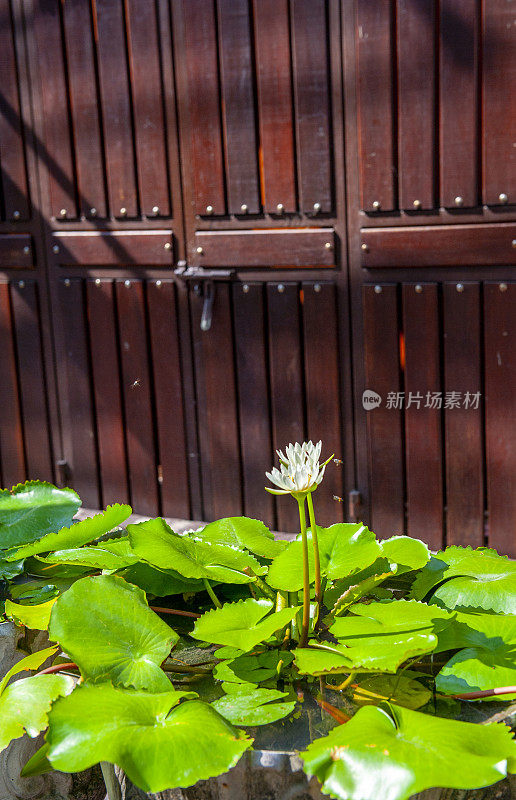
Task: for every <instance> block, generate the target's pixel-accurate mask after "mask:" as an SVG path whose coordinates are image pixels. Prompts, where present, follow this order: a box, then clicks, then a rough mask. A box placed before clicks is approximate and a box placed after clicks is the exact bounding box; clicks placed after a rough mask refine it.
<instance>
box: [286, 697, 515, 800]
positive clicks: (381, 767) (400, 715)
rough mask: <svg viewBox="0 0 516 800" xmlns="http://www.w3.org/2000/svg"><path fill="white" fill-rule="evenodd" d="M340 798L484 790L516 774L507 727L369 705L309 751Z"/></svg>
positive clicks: (394, 799) (313, 768)
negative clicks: (433, 789) (436, 789)
mask: <svg viewBox="0 0 516 800" xmlns="http://www.w3.org/2000/svg"><path fill="white" fill-rule="evenodd" d="M301 756H302V758H303V760H304V763H305V770H306V772H307V773H308V775H309V776H312V775H316V776H317V778H318V779H319V781H320V782H321V783H322V785H323V791H324V792H325V793H326V794H329V795H330V796H331V797H335V798H339V800H378V798H379V797H381V798H382V800H407V799H408V798H409V797H410V796H411V795H413V794H416V793H417V792H422V791H423V790H424V789H428V788H431V787H434V786H442V787H445V788H454V789H476V788H478V787H481V786H489V785H490V784H492V783H496V782H497V781H499V780H501V778H503V777H504V776H505V775H506V774H507V770H509V771H511V772H513V771H515V770H516V743H515V742H514V740H513V738H512V734H511V732H510V730H509V728H507V726H506V725H504V724H502V723H498V724H491V725H474V724H472V723H469V722H456V721H455V720H444V719H439V718H438V717H432V716H428V715H426V714H422V713H420V712H418V711H411V710H409V709H407V708H400V707H399V706H393V705H389V706H386V707H382V708H376V707H374V706H365V707H364V708H361V709H359V711H358V712H357V713H356V714H355V716H354V717H353V718H352V719H351V720H350V721H349V722H347V723H346V724H344V725H339V726H338V727H337V728H335V729H334V730H333V731H331V733H330V734H329V735H328V736H326V737H324V738H322V739H318V740H317V741H315V742H314V743H313V744H311V745H310V746H309V747H308V748H307V750H306V751H305V752H304V753H302V754H301Z"/></svg>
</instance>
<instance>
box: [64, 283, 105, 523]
mask: <svg viewBox="0 0 516 800" xmlns="http://www.w3.org/2000/svg"><path fill="white" fill-rule="evenodd" d="M83 289H84V287H83V281H82V280H79V279H70V278H65V279H62V280H60V281H59V296H60V308H61V317H60V321H61V326H62V327H61V336H62V345H63V350H64V359H65V363H64V364H58V374H59V378H60V380H61V381H63V380H66V394H64V393H63V397H64V398H65V399H64V403H63V404H64V413H65V415H66V416H65V426H66V434H67V435H68V436H69V438H70V446H71V452H65V458H66V460H67V462H68V465H69V468H70V485H71V486H72V488H73V489H75V490H76V491H77V492H78V493H79V495H80V497H81V499H82V503H83V505H84V506H85V507H86V508H100V500H101V498H100V493H99V481H98V465H97V442H96V428H95V422H94V412H93V398H92V393H91V384H90V363H89V352H88V349H89V348H88V329H87V319H86V316H85V313H84V291H83ZM63 373H65V374H63Z"/></svg>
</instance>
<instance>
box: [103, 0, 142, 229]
mask: <svg viewBox="0 0 516 800" xmlns="http://www.w3.org/2000/svg"><path fill="white" fill-rule="evenodd" d="M96 11H97V31H98V59H99V78H100V93H101V98H102V113H103V121H104V143H105V148H106V160H107V183H108V197H109V206H110V210H111V214H112V215H113V216H114V217H120V218H125V217H136V216H138V213H139V209H138V200H137V190H136V173H135V163H134V148H133V144H134V143H133V135H132V120H131V97H130V86H129V75H128V64H127V54H126V45H125V19H124V7H123V4H122V2H121V0H116V1H115V2H114V1H113V0H96Z"/></svg>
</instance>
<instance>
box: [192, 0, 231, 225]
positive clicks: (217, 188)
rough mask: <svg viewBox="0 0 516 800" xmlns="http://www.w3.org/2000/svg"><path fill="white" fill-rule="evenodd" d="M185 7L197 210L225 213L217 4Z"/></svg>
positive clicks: (199, 1) (195, 1) (195, 2)
mask: <svg viewBox="0 0 516 800" xmlns="http://www.w3.org/2000/svg"><path fill="white" fill-rule="evenodd" d="M182 8H183V17H184V25H185V46H184V53H183V58H184V60H185V66H186V73H187V81H188V110H189V116H190V120H189V124H190V129H189V131H188V137H189V140H190V147H191V158H192V178H193V183H194V211H195V213H196V214H206V213H208V212H207V209H208V207H210V206H211V209H212V213H213V214H225V213H226V201H225V197H224V167H223V161H222V131H221V128H220V109H219V78H218V62H217V41H216V22H215V13H214V7H213V3H212V2H206V0H183V3H182Z"/></svg>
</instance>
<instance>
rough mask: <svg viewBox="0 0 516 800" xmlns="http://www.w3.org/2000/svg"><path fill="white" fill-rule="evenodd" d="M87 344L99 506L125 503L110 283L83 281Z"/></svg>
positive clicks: (97, 280) (127, 493)
mask: <svg viewBox="0 0 516 800" xmlns="http://www.w3.org/2000/svg"><path fill="white" fill-rule="evenodd" d="M87 307H88V318H89V343H90V350H91V369H92V380H93V395H94V401H95V419H96V430H97V437H98V451H99V468H100V485H101V494H102V505H103V506H107V505H108V504H109V503H127V502H129V491H128V476H127V461H126V450H125V437H124V417H123V411H122V398H121V394H120V363H119V350H118V341H117V329H116V328H117V326H116V312H115V306H114V292H113V283H112V281H110V280H101V279H100V278H97V279H96V280H88V281H87Z"/></svg>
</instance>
